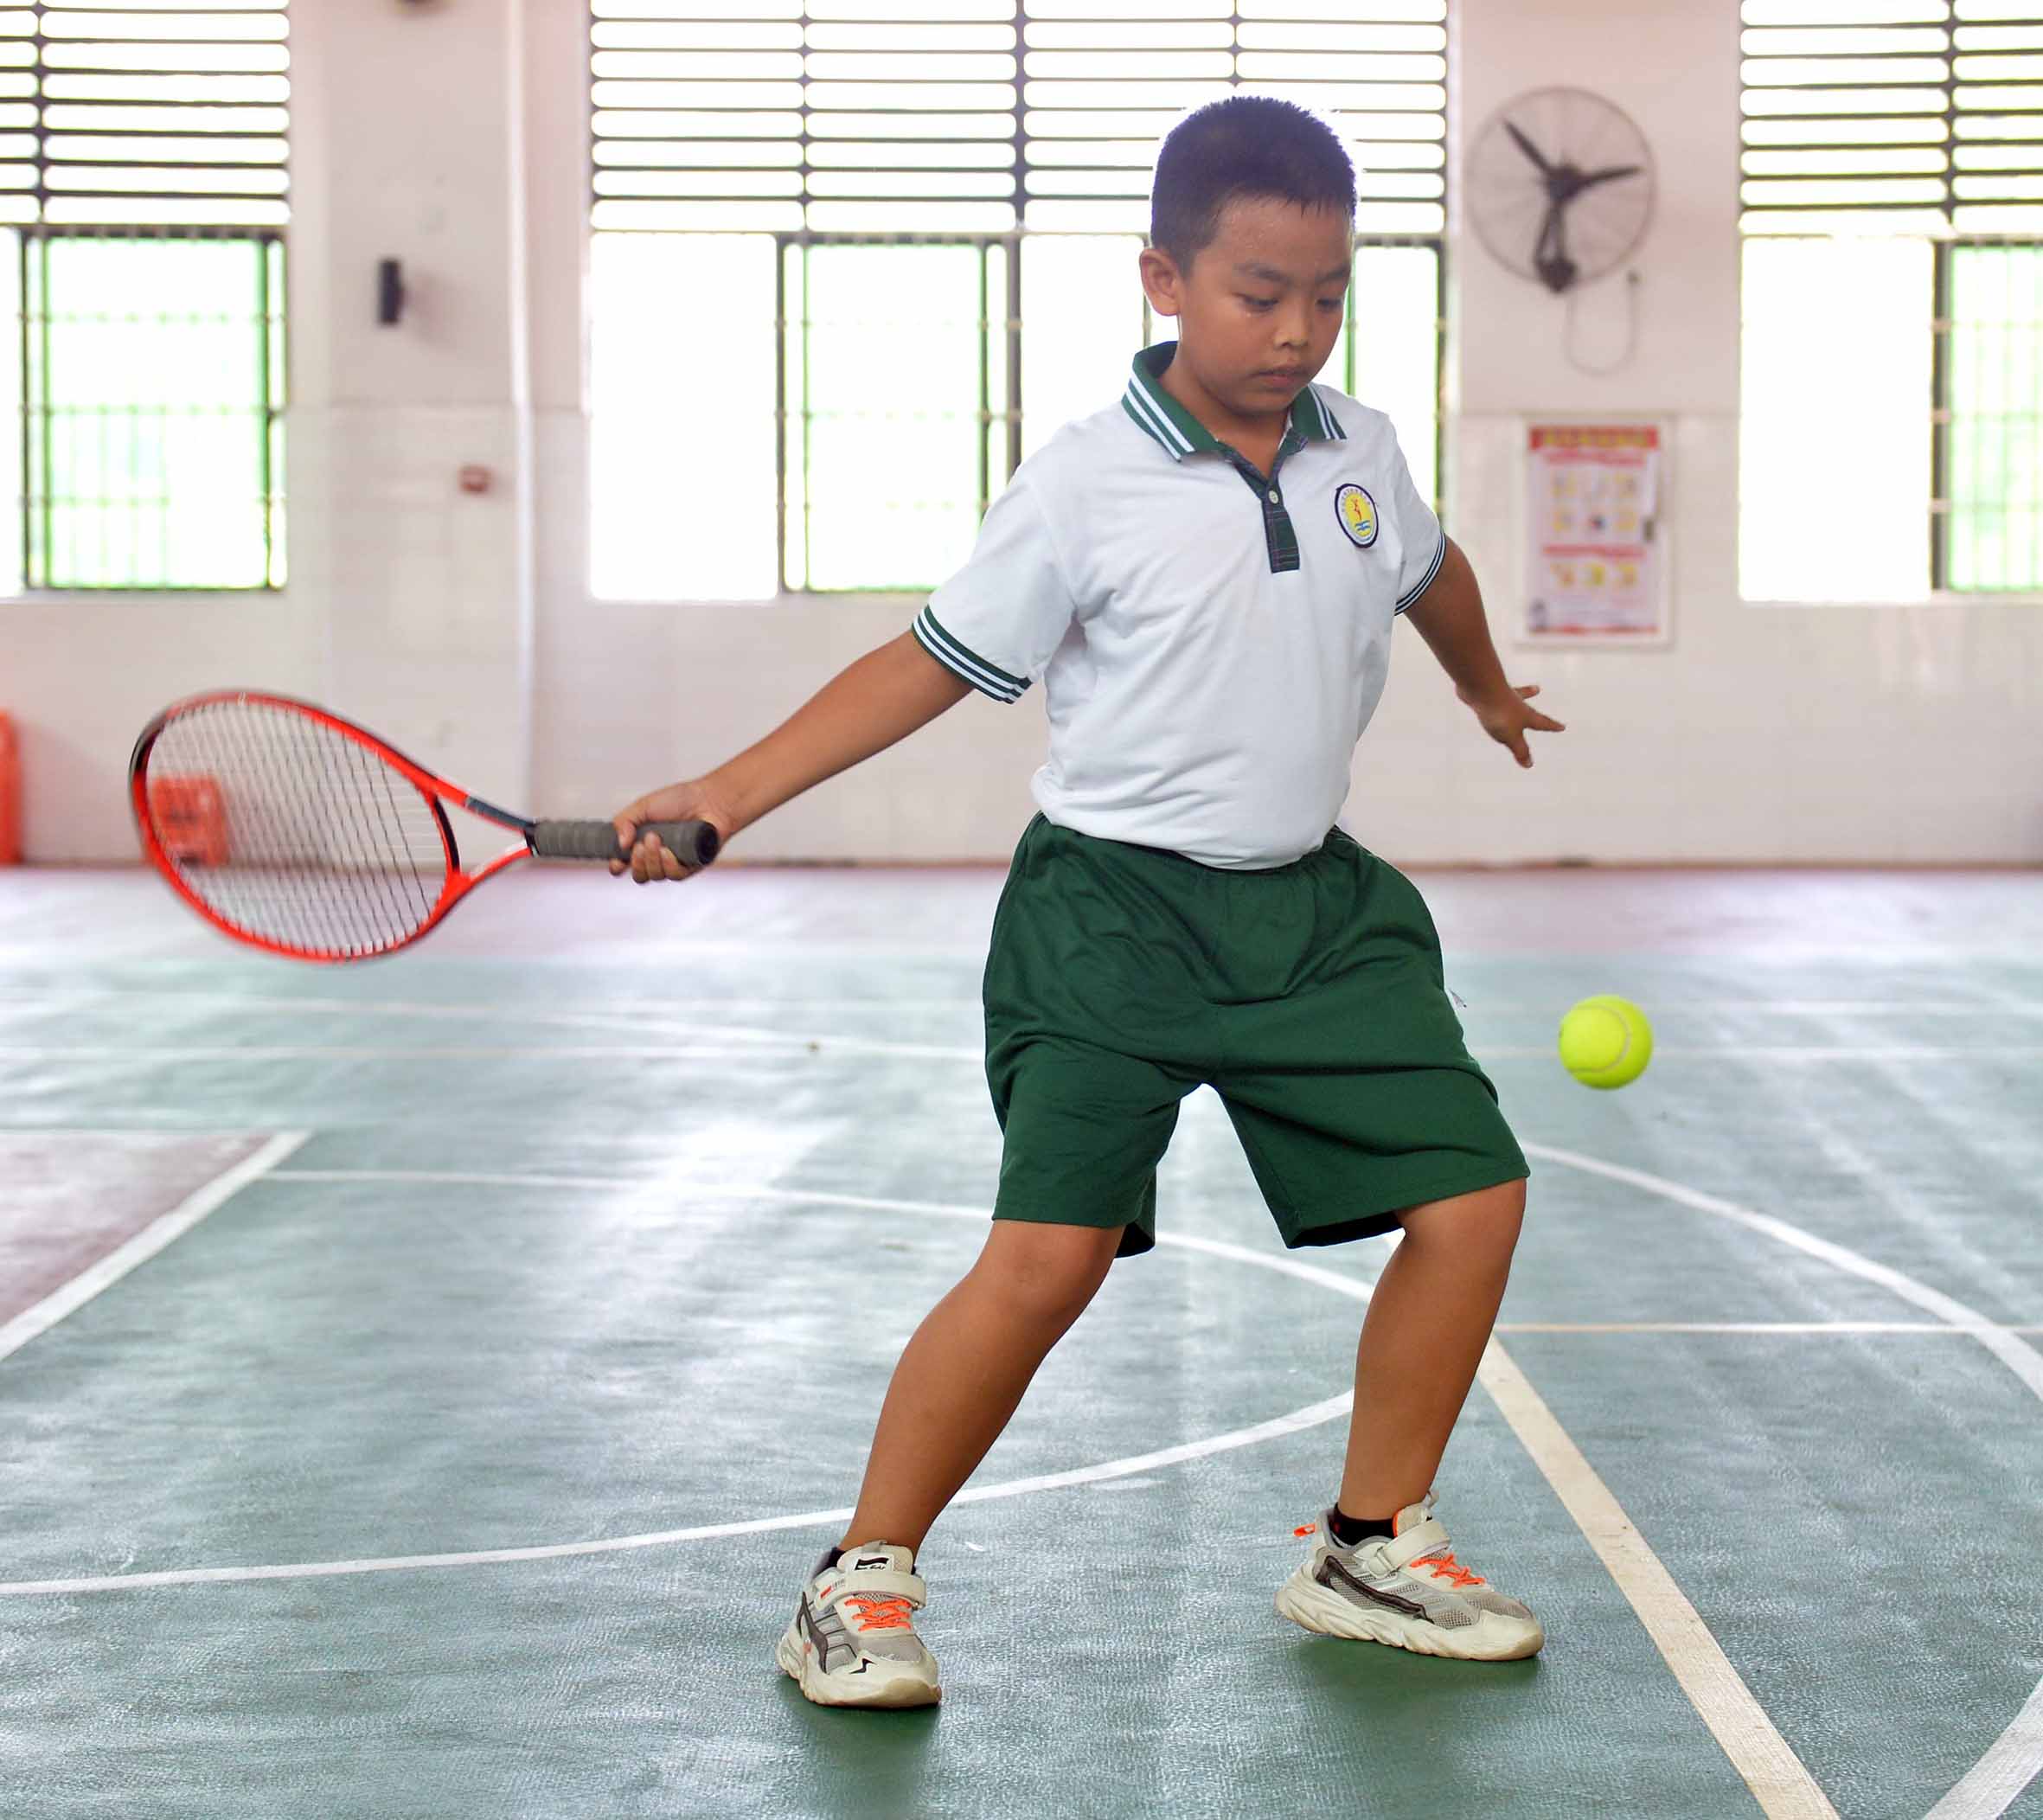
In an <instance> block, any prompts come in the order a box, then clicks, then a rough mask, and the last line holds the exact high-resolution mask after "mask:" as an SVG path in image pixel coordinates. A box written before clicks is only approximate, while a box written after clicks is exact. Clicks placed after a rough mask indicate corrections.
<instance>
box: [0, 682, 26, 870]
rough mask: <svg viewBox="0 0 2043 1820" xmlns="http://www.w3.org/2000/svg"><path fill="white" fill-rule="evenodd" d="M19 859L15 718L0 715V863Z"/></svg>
mask: <svg viewBox="0 0 2043 1820" xmlns="http://www.w3.org/2000/svg"><path fill="white" fill-rule="evenodd" d="M21 862H22V759H21V749H20V747H18V746H17V745H16V743H15V737H14V722H13V721H10V719H8V717H7V716H6V715H0V866H18V865H20V864H21Z"/></svg>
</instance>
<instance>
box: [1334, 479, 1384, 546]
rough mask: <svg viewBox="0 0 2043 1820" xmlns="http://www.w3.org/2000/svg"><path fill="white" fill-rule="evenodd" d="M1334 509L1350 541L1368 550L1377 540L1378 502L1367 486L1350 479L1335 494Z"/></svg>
mask: <svg viewBox="0 0 2043 1820" xmlns="http://www.w3.org/2000/svg"><path fill="white" fill-rule="evenodd" d="M1334 510H1335V514H1336V515H1337V516H1339V518H1340V520H1341V529H1342V530H1344V531H1346V532H1347V533H1348V542H1350V543H1352V544H1354V545H1355V548H1357V549H1361V550H1366V549H1367V548H1369V546H1370V545H1371V544H1372V543H1374V542H1376V502H1375V501H1374V499H1372V498H1371V497H1369V490H1368V489H1367V487H1360V486H1357V485H1356V484H1355V482H1353V481H1352V480H1351V481H1349V482H1348V484H1347V485H1346V486H1344V487H1342V489H1341V490H1340V491H1339V492H1337V493H1336V494H1335V495H1334Z"/></svg>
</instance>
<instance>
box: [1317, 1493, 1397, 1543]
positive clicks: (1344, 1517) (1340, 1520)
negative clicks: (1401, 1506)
mask: <svg viewBox="0 0 2043 1820" xmlns="http://www.w3.org/2000/svg"><path fill="white" fill-rule="evenodd" d="M1397 1523H1398V1520H1397V1518H1396V1517H1394V1516H1349V1515H1348V1513H1347V1511H1345V1510H1343V1509H1342V1508H1341V1506H1340V1505H1338V1504H1335V1506H1334V1510H1333V1514H1332V1516H1329V1518H1328V1519H1327V1528H1329V1529H1330V1530H1331V1531H1332V1532H1333V1535H1334V1540H1335V1541H1336V1542H1337V1543H1339V1544H1340V1546H1341V1547H1342V1548H1354V1547H1355V1544H1356V1543H1357V1542H1361V1541H1370V1540H1372V1539H1374V1538H1376V1537H1381V1538H1382V1539H1383V1540H1384V1541H1389V1540H1390V1539H1391V1537H1392V1536H1393V1535H1395V1534H1396V1532H1397Z"/></svg>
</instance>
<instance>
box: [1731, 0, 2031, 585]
mask: <svg viewBox="0 0 2043 1820" xmlns="http://www.w3.org/2000/svg"><path fill="white" fill-rule="evenodd" d="M1744 18H1745V35H1744V41H1743V48H1744V51H1745V64H1744V128H1743V137H1744V153H1743V164H1744V169H1743V176H1742V192H1741V200H1742V203H1743V213H1742V215H1741V226H1742V227H1743V229H1744V233H1745V263H1744V285H1745V310H1744V317H1745V324H1744V353H1745V378H1744V388H1743V394H1744V395H1743V424H1742V434H1743V450H1742V454H1741V463H1740V470H1741V479H1740V492H1741V501H1740V528H1739V567H1740V575H1741V585H1742V588H1743V592H1744V593H1745V595H1746V597H1747V598H1748V599H1791V600H1792V599H1804V600H1806V599H1873V600H1880V599H1918V598H1920V597H1921V596H1922V595H1924V594H1925V593H1928V592H1951V593H2008V592H2019V593H2043V0H1745V6H1744Z"/></svg>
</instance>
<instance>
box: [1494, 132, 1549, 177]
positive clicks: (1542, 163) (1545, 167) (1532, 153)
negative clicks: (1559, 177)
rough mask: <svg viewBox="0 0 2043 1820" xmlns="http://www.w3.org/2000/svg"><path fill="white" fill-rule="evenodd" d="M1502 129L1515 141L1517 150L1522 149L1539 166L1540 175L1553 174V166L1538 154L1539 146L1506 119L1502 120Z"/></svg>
mask: <svg viewBox="0 0 2043 1820" xmlns="http://www.w3.org/2000/svg"><path fill="white" fill-rule="evenodd" d="M1504 131H1506V132H1508V133H1509V134H1510V135H1511V137H1512V138H1514V139H1515V140H1516V141H1517V144H1518V149H1519V151H1522V152H1523V153H1524V154H1525V155H1526V157H1528V158H1530V159H1531V160H1532V161H1533V163H1534V164H1536V165H1538V166H1539V168H1540V176H1549V177H1550V176H1553V166H1552V165H1551V164H1549V163H1547V161H1546V159H1545V158H1543V157H1540V148H1539V147H1538V146H1536V145H1535V144H1533V142H1532V141H1531V140H1530V139H1528V138H1526V136H1525V135H1524V134H1523V133H1521V131H1519V130H1518V129H1517V128H1516V127H1515V126H1514V125H1512V124H1511V123H1510V122H1509V121H1508V120H1506V121H1505V122H1504Z"/></svg>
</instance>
